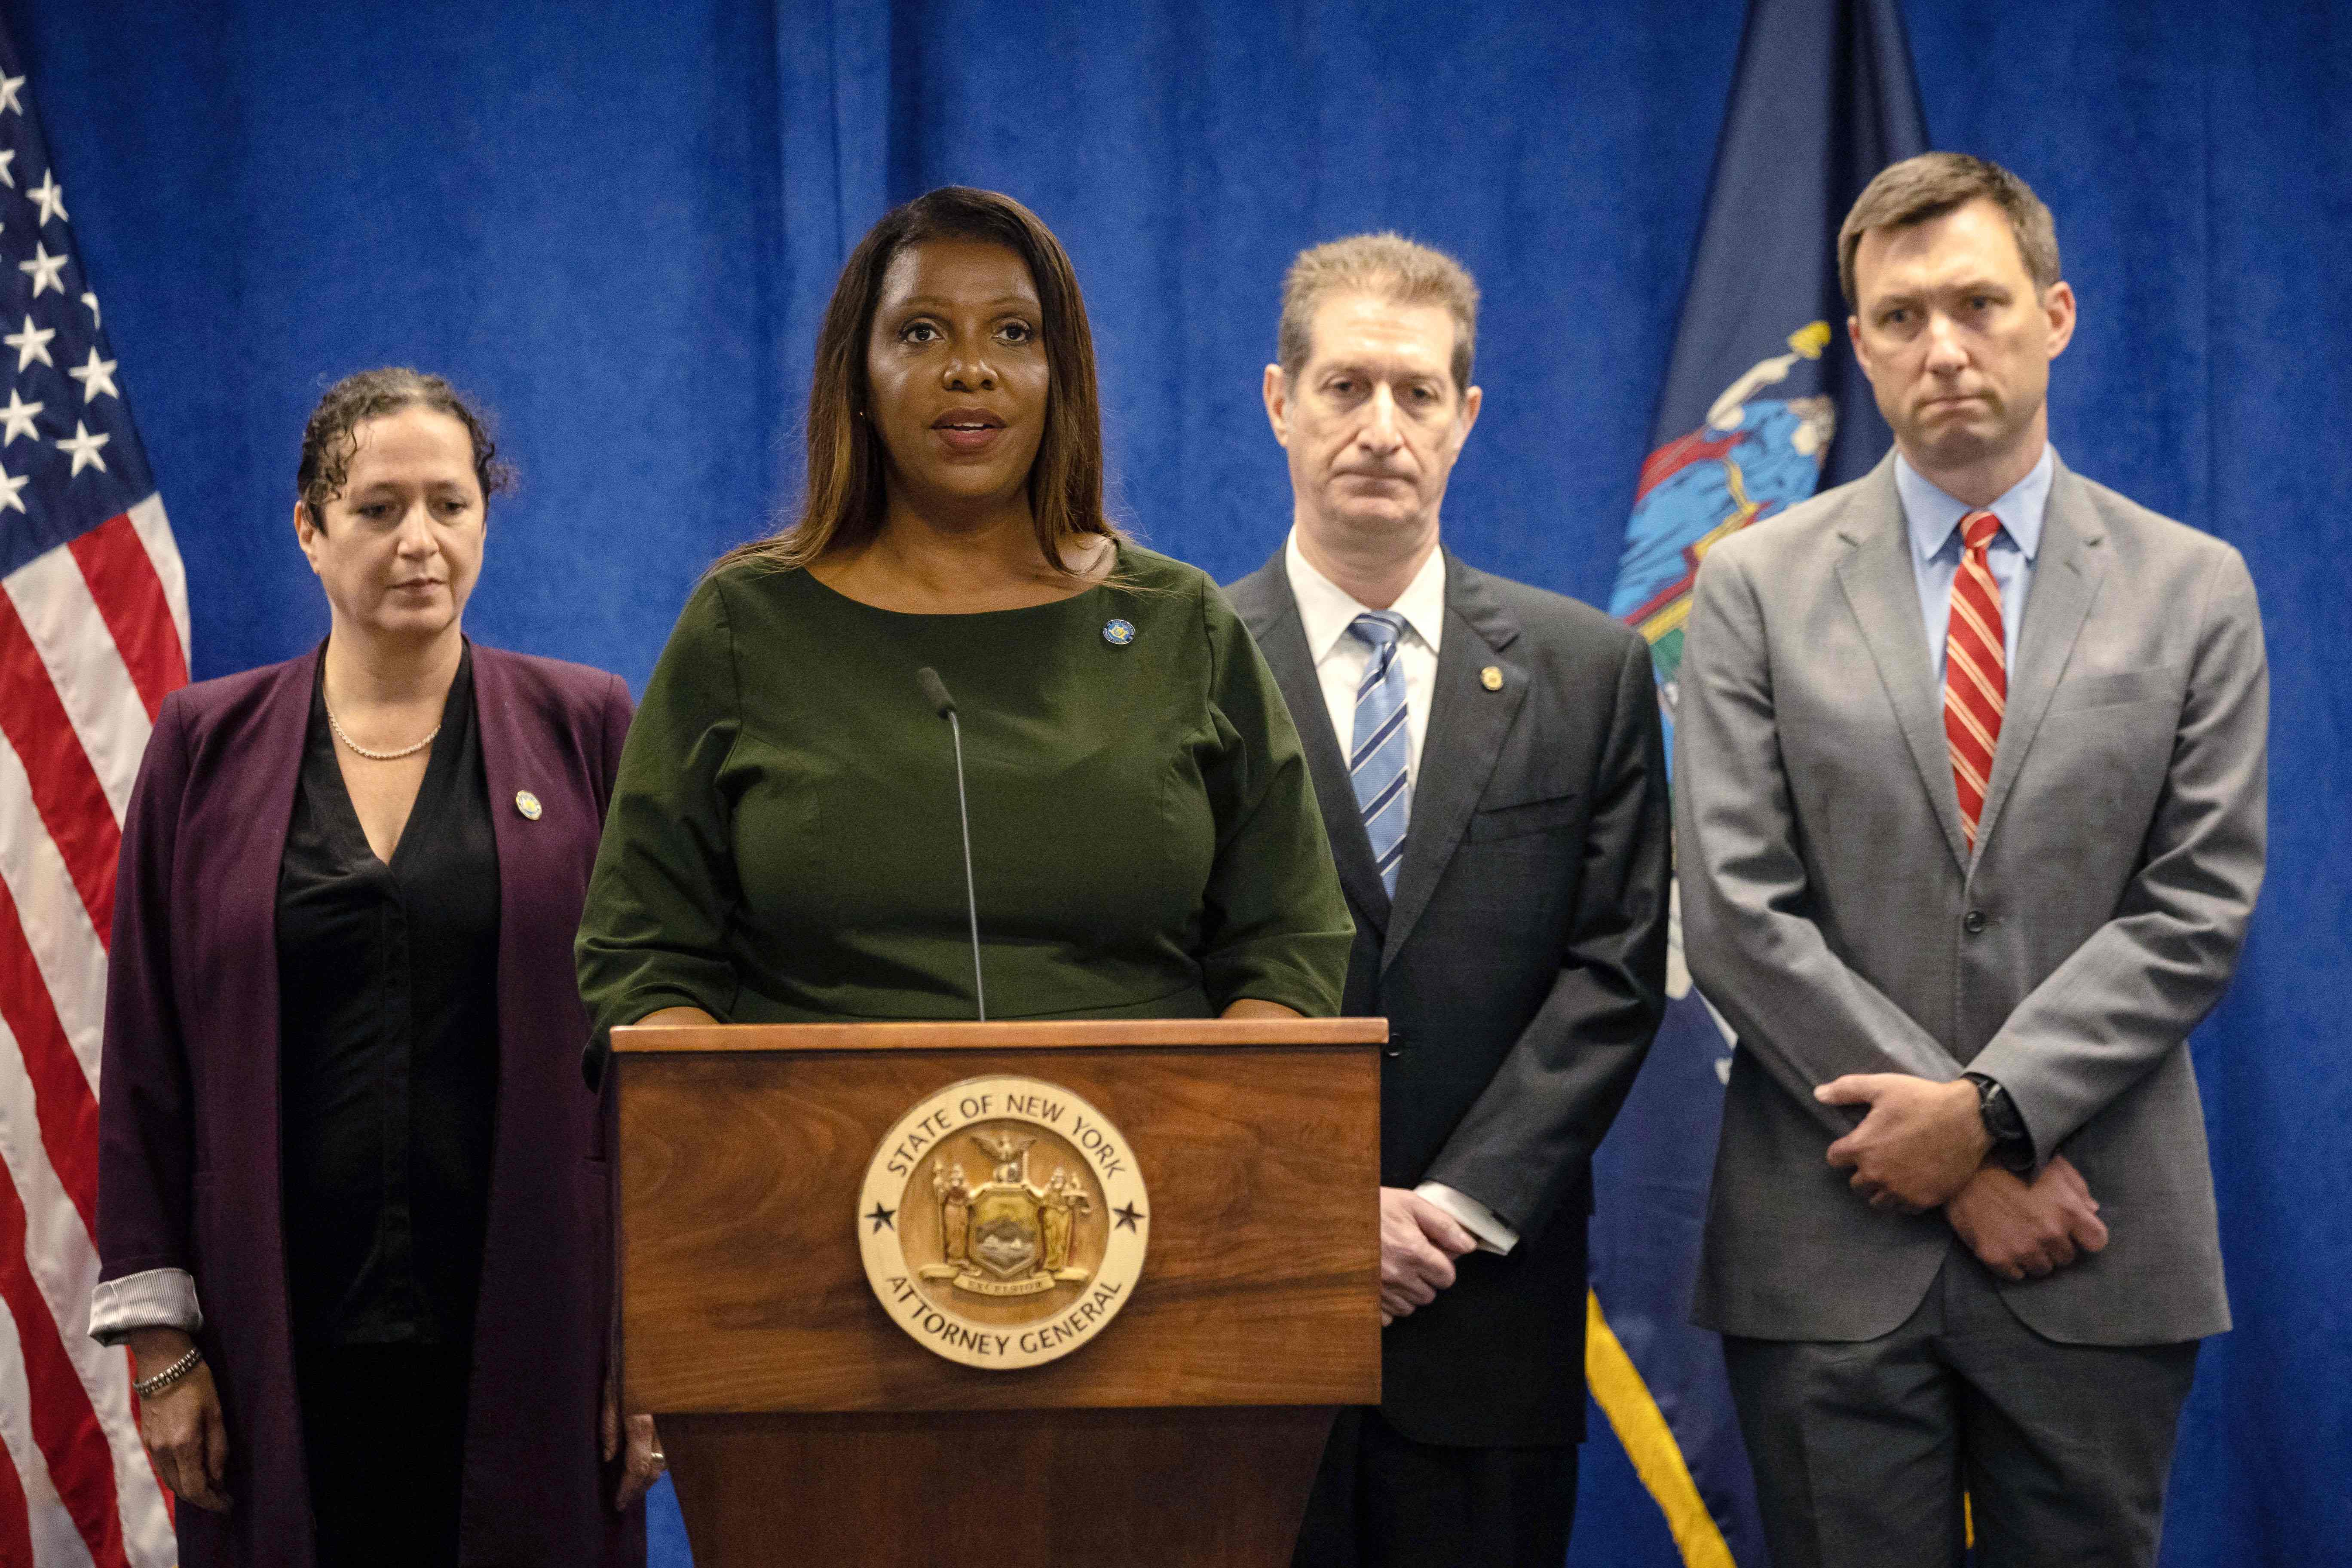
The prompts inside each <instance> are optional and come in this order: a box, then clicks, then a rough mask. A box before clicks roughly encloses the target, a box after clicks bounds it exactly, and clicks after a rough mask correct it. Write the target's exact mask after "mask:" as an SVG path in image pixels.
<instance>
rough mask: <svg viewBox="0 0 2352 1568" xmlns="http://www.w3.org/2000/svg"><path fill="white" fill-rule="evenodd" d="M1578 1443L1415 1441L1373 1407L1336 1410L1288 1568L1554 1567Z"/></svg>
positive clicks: (1572, 1503)
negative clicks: (1469, 1445) (1514, 1445)
mask: <svg viewBox="0 0 2352 1568" xmlns="http://www.w3.org/2000/svg"><path fill="white" fill-rule="evenodd" d="M1575 1517H1576V1449H1575V1447H1574V1446H1573V1445H1561V1446H1559V1447H1538V1448H1449V1447H1439V1446H1437V1445H1435V1444H1431V1443H1416V1442H1414V1441H1413V1440H1412V1438H1410V1437H1407V1436H1404V1435H1403V1434H1402V1433H1400V1432H1399V1431H1398V1430H1397V1429H1396V1428H1395V1427H1393V1426H1390V1425H1389V1424H1388V1422H1387V1421H1385V1420H1383V1419H1382V1418H1381V1413H1380V1412H1379V1411H1378V1410H1370V1409H1351V1410H1342V1411H1341V1412H1339V1420H1338V1421H1337V1422H1336V1423H1334V1424H1333V1426H1332V1428H1331V1441H1330V1443H1329V1445H1328V1447H1325V1448H1324V1450H1323V1466H1322V1468H1321V1469H1320V1470H1318V1472H1317V1473H1316V1477H1315V1491H1314V1494H1313V1496H1312V1497H1310V1498H1309V1499H1308V1500H1307V1522H1306V1524H1305V1526H1304V1527H1303V1528H1302V1529H1301V1530H1300V1531H1299V1532H1298V1549H1297V1552H1295V1553H1294V1554H1293V1555H1292V1557H1291V1565H1292V1568H1449V1565H1451V1564H1455V1563H1459V1564H1462V1565H1463V1568H1473V1565H1475V1568H1559V1565H1560V1563H1561V1562H1562V1561H1564V1560H1565V1559H1566V1558H1567V1556H1568V1531H1569V1526H1570V1523H1571V1522H1572V1521H1574V1519H1575Z"/></svg>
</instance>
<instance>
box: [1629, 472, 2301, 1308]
mask: <svg viewBox="0 0 2352 1568" xmlns="http://www.w3.org/2000/svg"><path fill="white" fill-rule="evenodd" d="M2268 723H2269V676H2268V672H2267V669H2266V667H2265V665H2264V662H2263V636H2262V620H2261V616H2260V613H2259V611H2258V609H2257V608H2256V605H2255V602H2254V588H2253V583H2252V579H2251V578H2250V577H2249V576H2248V575H2247V573H2246V567H2245V563H2244V562H2243V561H2242V560H2241V559H2240V557H2239V555H2238V552H2236V551H2235V550H2233V549H2231V547H2230V546H2229V545H2227V544H2224V543H2222V542H2220V541H2219V540H2215V539H2212V538H2210V537H2208V536H2207V535H2204V534H2201V533H2198V532H2195V531H2192V530H2190V529H2188V528H2185V527H2183V526H2181V525H2180V524H2179V523H2176V522H2172V521H2168V520H2166V519H2164V518H2162V517H2159V516H2158V515H2157V514H2155V513H2154V512H2151V511H2149V510H2147V509H2146V508H2143V507H2139V506H2136V505H2134V504H2133V503H2132V502H2130V501H2128V500H2125V499H2124V498H2123V497H2122V496H2119V495H2117V494H2116V493H2115V492H2114V491H2113V490H2110V489H2105V488H2104V487H2102V486H2099V485H2095V484H2093V483H2091V482H2090V481H2089V480H2086V479H2082V478H2080V477H2079V476H2077V475H2075V474H2074V473H2073V472H2072V471H2071V470H2069V469H2067V468H2065V467H2064V466H2063V464H2062V465H2060V467H2059V468H2058V472H2057V477H2056V479H2055V480H2054V481H2053V485H2052V487H2051V491H2050V503H2049V510H2048V513H2047V517H2046V521H2044V524H2043V530H2042V550H2041V554H2040V555H2039V557H2038V558H2037V559H2036V562H2035V567H2034V574H2033V584H2032V591H2031V593H2030V595H2028V598H2027V603H2026V606H2025V613H2024V625H2023V626H2022V628H2021V636H2020V638H2019V647H2018V651H2017V656H2016V668H2014V669H2013V670H2012V671H2011V676H2010V683H2009V701H2008V707H2007V713H2006V717H2005V719H2004V721H2003V723H2002V726H2001V731H2000V745H1999V749H1998V751H1997V752H1996V754H1995V756H1994V761H1993V769H1992V776H1991V778H1990V781H1989V784H1988V790H1987V794H1986V797H1985V809H1984V814H1983V821H1982V824H1981V826H1980V828H1979V837H1978V845H1977V851H1976V854H1975V856H1974V858H1973V860H1971V858H1970V857H1969V854H1968V851H1967V847H1966V841H1965V839H1964V838H1963V837H1962V835H1961V831H1960V821H1959V807H1958V797H1957V795H1956V794H1955V792H1954V789H1953V785H1952V773H1951V765H1950V762H1949V760H1948V753H1947V752H1946V749H1945V741H1944V732H1943V721H1942V693H1941V691H1940V690H1939V689H1937V684H1936V679H1935V675H1934V669H1933V666H1932V664H1931V662H1930V660H1929V657H1928V652H1927V633H1926V630H1925V627H1924V625H1923V623H1922V621H1921V618H1920V613H1919V599H1918V591H1917V586H1916V581H1915V578H1914V574H1913V570H1912V565H1911V554H1910V546H1909V544H1908V542H1907V541H1906V538H1905V533H1904V527H1903V517H1902V508H1901V504H1900V502H1899V501H1898V500H1897V499H1896V495H1895V474H1894V463H1893V459H1892V458H1889V459H1888V460H1887V461H1886V462H1884V463H1882V464H1880V465H1879V467H1878V468H1876V469H1875V470H1874V471H1873V472H1872V473H1871V474H1870V475H1868V476H1867V477H1866V478H1864V479H1860V480H1857V481H1856V482H1854V483H1853V484H1850V485H1845V486H1842V487H1840V488H1839V489H1834V490H1831V491H1829V492H1828V493H1826V494H1824V495H1822V496H1819V497H1816V498H1814V499H1813V500H1810V501H1807V502H1806V503H1804V504H1803V505H1801V506H1798V507H1795V508H1792V509H1791V510H1790V511H1789V512H1787V513H1786V514H1785V515H1783V516H1780V517H1778V518H1774V519H1772V520H1770V521H1766V522H1763V523H1760V524H1759V525H1757V526H1756V527H1754V528H1751V529H1748V531H1745V532H1742V533H1738V534H1736V535H1734V536H1732V537H1730V538H1728V539H1727V540H1725V541H1724V542H1722V543H1721V544H1719V545H1717V547H1716V548H1715V549H1714V550H1713V551H1712V552H1709V553H1708V555H1707V556H1706V561H1705V563H1703V564H1702V565H1701V567H1700V569H1699V573H1698V581H1697V585H1696V590H1695V593H1694V596H1693V603H1692V608H1691V616H1690V622H1689V626H1688V631H1687V641H1686V643H1685V652H1684V662H1683V667H1682V672H1681V683H1680V693H1679V698H1678V703H1677V707H1676V710H1675V731H1676V736H1675V744H1676V752H1675V826H1676V830H1677V843H1678V845H1679V852H1680V856H1681V868H1682V894H1683V935H1684V943H1685V950H1686V952H1687V955H1688V958H1689V963H1690V969H1691V973H1692V975H1693V977H1694V978H1695V979H1696V981H1697V983H1698V984H1699V986H1700V988H1701V989H1702V990H1704V991H1705V992H1706V995H1707V997H1708V998H1709V999H1710V1000H1711V1001H1713V1002H1714V1003H1715V1005H1717V1008H1719V1009H1720V1010H1721V1011H1722V1013H1723V1014H1724V1016H1726V1017H1727V1019H1728V1020H1729V1021H1730V1023H1731V1025H1732V1026H1733V1027H1734V1028H1735V1029H1736V1030H1737V1031H1738V1037H1739V1046H1740V1048H1739V1050H1738V1054H1737V1056H1736V1058H1734V1061H1733V1066H1732V1072H1731V1082H1730V1086H1729V1089H1728V1094H1727V1099H1726V1101H1725V1105H1724V1119H1723V1137H1722V1142H1721V1144H1720V1145H1719V1147H1718V1149H1717V1160H1716V1171H1715V1186H1714V1191H1713V1194H1712V1196H1711V1198H1710V1200H1709V1206H1708V1215H1707V1226H1706V1247H1705V1251H1704V1254H1703V1257H1702V1260H1701V1266H1700V1278H1699V1284H1698V1299H1697V1312H1696V1316H1697V1321H1699V1322H1700V1323H1701V1324H1703V1325H1705V1326H1707V1327H1710V1328H1715V1329H1719V1330H1722V1331H1725V1332H1727V1333H1736V1334H1746V1335H1751V1336H1756V1337H1759V1338H1766V1339H1805V1340H1845V1341H1852V1340H1863V1339H1869V1338H1874V1337H1875V1336H1877V1335H1879V1334H1882V1333H1885V1332H1887V1331H1890V1330H1892V1329H1894V1328H1895V1327H1896V1326H1897V1325H1899V1324H1900V1323H1901V1322H1902V1321H1904V1319H1906V1317H1908V1316H1909V1315H1910V1313H1911V1311H1912V1310H1913V1309H1914V1308H1916V1306H1917V1305H1918V1303H1919V1301H1920V1300H1921V1298H1922V1297H1923V1296H1924V1295H1925V1293H1926V1291H1927V1286H1928V1284H1929V1282H1930V1281H1931V1280H1932V1279H1934V1277H1935V1274H1936V1271H1937V1268H1938V1267H1939V1266H1940V1265H1941V1264H1942V1263H1943V1262H1944V1260H1945V1258H1947V1256H1948V1255H1950V1254H1951V1253H1952V1252H1953V1250H1954V1248H1955V1247H1957V1245H1958V1244H1957V1242H1956V1241H1955V1239H1954V1238H1953V1237H1952V1236H1951V1233H1950V1229H1949V1226H1948V1224H1947V1222H1946V1221H1945V1219H1944V1217H1943V1216H1942V1215H1941V1214H1927V1215H1909V1216H1906V1215H1890V1214H1882V1213H1879V1212H1877V1211H1874V1210H1873V1209H1872V1208H1870V1207H1869V1205H1867V1204H1866V1203H1864V1200H1863V1199H1862V1198H1861V1197H1860V1196H1858V1195H1857V1194H1854V1193H1853V1191H1852V1190H1851V1189H1850V1188H1849V1187H1848V1185H1847V1173H1844V1172H1842V1171H1835V1170H1832V1169H1831V1168H1830V1167H1829V1166H1828V1165H1827V1164H1826V1163H1824V1162H1823V1158H1822V1152H1823V1150H1824V1148H1825V1147H1826V1146H1827V1144H1828V1143H1829V1142H1830V1141H1831V1140H1832V1138H1835V1137H1837V1136H1838V1135H1840V1134H1842V1133H1843V1132H1844V1131H1847V1130H1848V1129H1849V1128H1851V1127H1852V1126H1853V1124H1854V1122H1855V1121H1856V1120H1857V1117H1856V1114H1855V1112H1854V1111H1853V1110H1850V1109H1843V1108H1836V1107H1830V1106H1824V1105H1822V1104H1819V1103H1818V1102H1816V1101H1815V1100H1813V1098H1812V1090H1813V1089H1814V1088H1815V1086H1817V1085H1819V1084H1822V1083H1825V1082H1827V1081H1828V1080H1829V1079H1833V1078H1836V1077H1838V1076H1839V1075H1841V1074H1843V1073H1861V1072H1900V1073H1910V1074H1915V1075H1917V1076H1920V1077H1924V1078H1930V1079H1951V1078H1954V1077H1956V1076H1958V1074H1959V1073H1960V1072H1961V1071H1962V1069H1963V1068H1966V1069H1968V1070H1971V1071H1976V1072H1981V1073H1984V1074H1987V1075H1989V1076H1990V1077H1991V1078H1993V1079H1998V1080H1999V1081H2000V1083H2002V1084H2003V1085H2005V1086H2006V1087H2007V1088H2008V1089H2009V1091H2010V1093H2011V1095H2012V1096H2013V1097H2014V1098H2015V1100H2016V1101H2017V1105H2018V1108H2019V1110H2021V1112H2022V1113H2023V1115H2024V1118H2025V1123H2026V1127H2027V1130H2028V1131H2029V1132H2030V1133H2031V1135H2032V1142H2033V1149H2034V1153H2035V1156H2036V1158H2037V1160H2047V1159H2048V1158H2049V1157H2050V1155H2051V1154H2053V1152H2062V1151H2063V1152H2064V1154H2065V1155H2066V1157H2067V1158H2068V1159H2069V1160H2071V1161H2072V1162H2073V1163H2074V1164H2075V1165H2076V1166H2077V1167H2079V1168H2080V1170H2081V1171H2082V1173H2083V1176H2084V1180H2085V1181H2086V1182H2087V1183H2088V1184H2089V1185H2090V1189H2091V1193H2092V1195H2093V1196H2094V1197H2095V1198H2096V1199H2097V1200H2098V1201H2099V1203H2100V1205H2102V1207H2101V1211H2100V1214H2101V1217H2102V1218H2103V1219H2105V1221H2106V1223H2107V1225H2108V1226H2109V1227H2110V1229H2111V1231H2112V1237H2111V1239H2110V1242H2109V1245H2108V1247H2107V1248H2106V1250H2105V1251H2104V1252H2101V1253H2098V1254H2096V1255H2095V1256H2085V1257H2084V1258H2082V1259H2081V1260H2080V1261H2078V1262H2076V1263H2074V1264H2073V1265H2071V1266H2070V1267H2068V1268H2062V1269H2060V1270H2058V1271H2057V1272H2056V1273H2054V1274H2052V1275H2050V1276H2048V1277H2047V1278H2045V1279H2038V1280H2028V1281H2025V1282H2023V1283H2021V1284H2014V1285H2005V1286H2004V1287H2003V1293H2004V1294H2005V1296H2006V1297H2007V1299H2008V1300H2009V1303H2010V1305H2011V1308H2012V1309H2013V1310H2015V1311H2016V1313H2017V1315H2018V1316H2019V1317H2020V1318H2021V1319H2022V1320H2023V1321H2025V1322H2026V1323H2027V1324H2028V1325H2029V1326H2031V1327H2032V1328H2033V1329H2034V1330H2036V1331H2039V1332H2040V1333H2042V1335H2044V1336H2045V1337H2047V1338H2050V1339H2053V1340H2058V1341H2062V1342H2071V1343H2089V1344H2155V1343H2166V1342H2178V1341H2182V1340H2189V1339H2194V1338H2198V1337H2200V1336H2202V1335H2205V1334H2210V1333H2217V1332H2219V1331H2222V1330H2224V1329H2226V1328H2228V1327H2229V1324H2230V1313H2229V1305H2228V1302H2227V1300H2226V1298H2225V1296H2224V1294H2223V1290H2222V1282H2221V1250H2220V1245H2219V1241H2218V1238H2217V1236H2216V1231H2215V1225H2214V1214H2213V1185H2212V1176H2211V1173H2210V1169H2209V1168H2208V1165H2207V1162H2206V1152H2205V1126H2204V1121H2203V1118H2202V1116H2201V1114H2200V1109H2199V1105H2198V1098H2197V1081H2196V1078H2195V1076H2194V1074H2193V1073H2192V1072H2191V1071H2190V1068H2189V1047H2188V1044H2187V1039H2188V1036H2189V1030H2191V1029H2192V1028H2194V1027H2195V1026H2197V1023H2198V1022H2199V1020H2200V1019H2201V1018H2203V1017H2204V1016H2205V1015H2206V1013H2207V1012H2208V1011H2210V1009H2211V1007H2212V1006H2213V1005H2214V1003H2215V1002H2216V1001H2217V1000H2219V999H2220V997H2221V992H2222V990H2223V988H2224V987H2225V986H2226V985H2227V984H2228V983H2229V979H2230V974H2231V969H2232V968H2233V967H2234V965H2235V964H2236V962H2237V957H2238V949H2239V943H2240V942H2241V941H2242V938H2243V936H2244V933H2245V929H2246V921H2247V918H2248V917H2249V915H2250V914H2251V913H2252V910H2253V904H2254V895H2255V892H2256V889H2258V888H2259V887H2260V885H2261V882H2262V876H2263V829H2264V816H2263V812H2264V799H2263V791H2264V782H2265V751H2266V745H2267V731H2268ZM1963 1257H1965V1255H1964V1254H1963ZM1967 1266H1969V1267H1977V1265H1975V1264H1974V1263H1973V1262H1972V1261H1970V1262H1969V1263H1968V1265H1967Z"/></svg>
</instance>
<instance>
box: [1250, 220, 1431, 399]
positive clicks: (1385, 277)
mask: <svg viewBox="0 0 2352 1568" xmlns="http://www.w3.org/2000/svg"><path fill="white" fill-rule="evenodd" d="M1353 292H1362V293H1367V294H1376V295H1379V296H1380V297H1381V298H1382V299H1385V300H1390V301H1391V302H1392V303H1395V304H1399V305H1443V306H1444V307H1445V310H1446V313H1447V314H1448V315H1450V316H1452V317H1453V318H1454V365H1453V370H1454V391H1455V393H1456V394H1460V393H1464V392H1467V391H1468V390H1469V388H1470V364H1471V361H1472V359H1473V358H1474V357H1475V354H1476V352H1477V347H1478V285H1477V284H1476V282H1475V281H1474V280H1473V279H1471V277H1470V270H1469V268H1466V267H1464V266H1463V265H1462V263H1460V262H1458V261H1456V260H1454V258H1452V257H1450V256H1448V255H1446V254H1445V253H1444V251H1442V250H1436V249H1433V248H1431V247H1429V246H1426V245H1422V244H1420V243H1418V242H1416V241H1413V240H1410V239H1407V238H1405V237H1404V236H1402V235H1401V234H1394V233H1389V232H1385V231H1384V232H1382V233H1380V234H1358V235H1350V236H1349V237H1347V238H1346V239H1335V240H1332V241H1330V242H1329V243H1328V244H1324V245H1318V246H1316V247H1313V248H1312V249H1309V250H1302V251H1300V252H1299V253H1298V257H1297V259H1296V260H1295V261H1293V262H1291V264H1290V270H1289V271H1288V272H1287V273H1286V274H1285V275H1284V276H1283V279H1282V325H1281V327H1280V329H1279V330H1278V331H1276V335H1275V359H1276V362H1277V363H1279V364H1280V365H1281V366H1282V374H1283V375H1284V377H1285V378H1286V379H1293V380H1295V379H1296V378H1297V375H1298V373H1299V372H1300V371H1302V370H1304V369H1306V368H1307V358H1308V356H1309V355H1311V354H1312V353H1314V352H1315V342H1314V331H1315V312H1316V310H1317V309H1318V308H1319V307H1320V306H1321V305H1322V303H1323V301H1324V300H1328V299H1329V298H1330V297H1331V296H1332V295H1334V294H1342V293H1353Z"/></svg>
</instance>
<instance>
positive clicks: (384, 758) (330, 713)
mask: <svg viewBox="0 0 2352 1568" xmlns="http://www.w3.org/2000/svg"><path fill="white" fill-rule="evenodd" d="M319 706H320V707H321V708H326V706H327V705H326V704H325V703H323V702H321V703H320V705H319ZM327 728H328V729H330V730H332V731H334V732H335V739H336V740H338V741H341V742H342V743H343V744H344V745H346V746H349V747H350V748H351V749H352V751H354V752H358V753H359V754H360V755H361V756H362V757H365V758H366V759H367V760H368V761H370V762H372V763H392V762H398V761H399V760H400V759H401V758H403V757H413V756H415V754H416V753H417V752H421V751H423V750H424V749H425V747H427V746H429V745H431V744H432V743H433V735H438V734H439V733H440V732H441V726H440V725H438V724H436V725H434V726H433V734H432V735H427V736H425V739H423V740H421V741H419V742H416V744H415V745H413V746H403V747H402V748H401V749H400V750H398V751H396V752H371V751H369V750H368V749H367V748H366V747H365V746H362V745H361V744H360V743H359V742H356V741H354V740H352V738H351V737H350V736H349V735H346V734H344V733H343V727H342V726H341V724H338V723H336V722H335V710H333V709H331V708H327Z"/></svg>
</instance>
